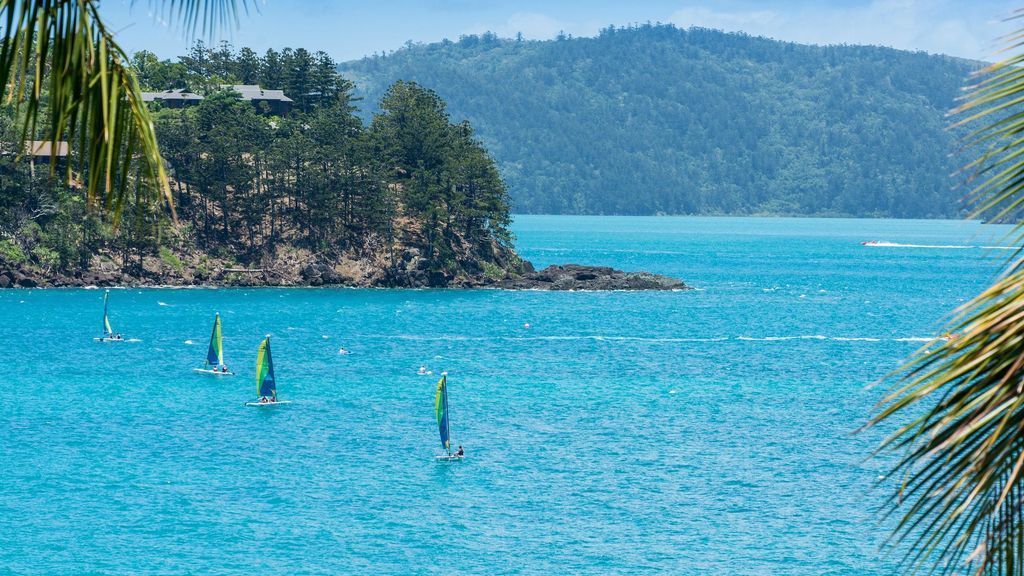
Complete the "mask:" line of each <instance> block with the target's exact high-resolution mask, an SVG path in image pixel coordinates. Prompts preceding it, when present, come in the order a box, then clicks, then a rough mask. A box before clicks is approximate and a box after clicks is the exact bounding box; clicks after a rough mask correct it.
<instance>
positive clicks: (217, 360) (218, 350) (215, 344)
mask: <svg viewBox="0 0 1024 576" xmlns="http://www.w3.org/2000/svg"><path fill="white" fill-rule="evenodd" d="M206 364H207V365H209V366H223V365H224V336H223V335H222V334H221V328H220V314H217V317H216V318H215V319H214V321H213V334H210V348H209V349H207V351H206Z"/></svg>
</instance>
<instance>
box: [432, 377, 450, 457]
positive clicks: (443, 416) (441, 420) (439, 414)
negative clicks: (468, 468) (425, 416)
mask: <svg viewBox="0 0 1024 576" xmlns="http://www.w3.org/2000/svg"><path fill="white" fill-rule="evenodd" d="M434 416H435V417H436V418H437V430H438V432H439V433H440V434H441V446H442V447H443V448H444V449H445V450H447V451H448V453H449V454H451V453H452V445H451V430H450V429H449V426H448V377H447V376H441V380H439V381H438V383H437V396H435V397H434Z"/></svg>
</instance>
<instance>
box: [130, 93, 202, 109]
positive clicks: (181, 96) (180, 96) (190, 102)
mask: <svg viewBox="0 0 1024 576" xmlns="http://www.w3.org/2000/svg"><path fill="white" fill-rule="evenodd" d="M142 101H143V102H159V103H160V104H162V105H163V106H164V107H165V108H184V107H186V106H194V105H196V104H199V103H200V102H202V101H203V97H202V96H200V95H199V94H196V93H194V92H189V91H188V90H185V89H184V88H177V89H175V90H164V91H163V92H143V93H142Z"/></svg>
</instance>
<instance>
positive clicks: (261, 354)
mask: <svg viewBox="0 0 1024 576" xmlns="http://www.w3.org/2000/svg"><path fill="white" fill-rule="evenodd" d="M285 404H291V401H290V400H278V399H277V379H276V378H274V359H273V358H271V356H270V336H267V337H266V338H264V339H263V342H260V347H259V348H258V349H257V350H256V400H254V401H252V402H246V403H245V405H246V406H252V407H254V408H263V407H270V406H282V405H285Z"/></svg>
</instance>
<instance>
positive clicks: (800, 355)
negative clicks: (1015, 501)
mask: <svg viewBox="0 0 1024 576" xmlns="http://www.w3.org/2000/svg"><path fill="white" fill-rule="evenodd" d="M515 229H516V232H517V234H518V238H519V240H518V245H519V248H520V250H521V252H522V253H523V255H524V256H526V257H527V258H529V259H531V260H533V261H534V263H535V264H537V265H539V266H543V265H547V264H550V263H563V262H581V263H588V264H607V265H612V266H616V267H620V268H625V269H644V270H649V271H653V272H659V273H663V274H670V275H674V276H679V277H681V278H683V279H685V280H687V281H688V282H689V283H691V284H692V285H694V286H696V287H698V288H699V290H697V291H689V292H670V293H544V292H500V291H431V290H422V291H387V290H333V289H309V290H303V289H295V290H277V289H264V290H242V289H240V290H114V291H112V292H111V321H112V322H113V324H114V328H115V330H118V331H121V332H123V333H124V334H125V335H126V337H128V338H134V339H137V340H139V341H138V342H128V343H123V344H98V343H94V342H92V341H91V338H92V337H93V336H95V335H96V333H97V332H98V330H99V328H100V313H101V309H102V295H103V293H102V291H99V290H31V291H28V290H8V291H0V322H2V324H3V325H4V326H6V327H7V330H4V331H3V332H0V346H2V347H3V350H4V351H5V354H4V358H5V359H6V361H7V370H6V378H5V385H4V386H3V388H2V389H0V431H2V432H3V441H2V442H0V485H2V486H3V489H2V490H0V534H2V536H0V573H14V574H21V573H25V574H58V573H96V574H147V573H175V574H180V573H196V574H216V573H225V574H230V573H247V574H254V573H256V574H321V573H386V574H410V573H425V574H431V573H434V574H452V573H467V574H496V573H525V574H538V573H549V574H565V573H593V574H610V573H623V574H626V573H628V574H657V573H674V574H722V575H733V574H764V575H769V574H797V575H803V574H806V575H820V574H849V575H870V574H891V573H892V571H893V566H894V559H893V558H891V557H890V556H886V555H884V554H882V553H880V552H879V545H880V543H881V542H882V539H883V538H884V536H885V530H886V529H885V527H884V526H879V524H878V521H877V518H876V514H875V507H876V506H877V503H878V502H879V500H880V499H881V498H882V496H884V494H883V493H881V492H879V491H875V490H871V484H872V482H873V481H874V479H875V478H876V476H877V475H878V473H879V470H880V469H881V468H882V464H881V463H880V462H878V461H873V460H865V457H866V456H867V455H868V453H869V452H870V451H871V449H872V448H873V447H874V446H875V445H876V444H877V442H878V440H879V435H878V433H877V432H870V433H867V434H861V435H852V434H851V433H852V432H853V431H854V430H855V429H856V428H857V427H858V426H860V425H861V424H862V423H863V422H864V420H865V418H866V416H867V415H868V414H869V413H870V411H871V409H872V406H873V405H874V403H875V402H876V401H877V399H878V395H879V392H878V390H876V389H872V390H867V389H865V386H866V385H867V384H869V383H871V382H873V381H875V380H877V379H878V378H879V377H881V376H882V375H884V374H885V373H887V372H888V371H890V370H891V369H893V368H894V367H895V366H896V365H897V363H898V361H899V360H900V359H901V358H903V357H904V356H906V355H907V354H909V353H911V352H912V351H913V350H915V349H916V348H917V347H918V346H920V345H921V344H922V342H921V340H923V339H926V338H928V337H931V336H933V335H935V334H936V333H937V332H938V330H939V325H938V321H939V320H940V319H941V318H942V317H943V315H944V314H945V313H946V312H947V311H949V310H950V309H952V308H953V307H955V306H957V305H958V304H960V303H962V302H963V301H964V300H965V299H966V298H969V297H970V296H971V295H973V294H974V293H975V292H977V291H978V290H979V289H980V288H981V287H983V286H984V285H985V283H986V282H988V281H989V280H991V279H992V277H993V275H994V274H995V273H996V272H997V270H998V265H999V262H1000V261H1001V260H1000V259H1001V258H1005V257H1006V256H1007V252H1006V251H1000V250H989V249H984V248H978V247H973V246H980V245H990V244H998V243H999V242H998V240H999V235H1000V234H1002V233H1003V232H1004V231H1005V230H1004V229H999V228H996V227H989V226H980V225H978V224H976V223H969V222H936V221H881V220H874V221H869V220H794V219H755V218H750V219H743V218H603V217H594V218H580V217H521V218H519V219H517V221H516V225H515ZM862 240H886V241H891V242H896V243H901V244H914V245H920V246H950V245H953V246H972V247H967V248H949V247H932V248H927V247H917V248H915V247H906V246H899V247H877V248H871V247H863V246H861V245H860V244H859V242H860V241H862ZM215 311H219V312H220V313H221V315H222V317H223V320H224V334H225V348H226V356H227V361H228V363H229V364H231V365H232V366H233V368H234V369H236V370H237V371H238V372H239V373H240V374H239V376H238V377H236V378H233V379H232V378H226V379H215V378H212V377H203V376H200V375H194V374H192V373H191V369H192V368H193V367H196V366H199V365H200V364H201V363H202V360H203V357H204V355H205V352H206V342H207V338H208V337H209V329H210V324H211V322H212V319H213V313H214V312H215ZM527 323H528V324H529V325H530V327H529V328H526V327H524V325H525V324H527ZM266 333H269V334H271V335H272V342H273V347H274V359H275V363H276V369H277V377H278V382H279V393H280V396H281V398H282V399H290V400H294V402H295V403H294V404H293V405H291V406H287V407H278V408H274V409H269V410H267V409H252V408H246V407H244V406H243V403H244V402H245V401H247V400H250V399H252V398H253V396H254V394H255V385H254V383H253V381H252V378H251V376H252V373H253V368H254V367H253V365H252V364H253V362H254V356H255V349H256V346H257V345H258V343H259V341H260V339H261V337H262V336H263V335H264V334H266ZM342 346H344V347H345V348H347V349H349V350H351V351H352V354H350V355H347V356H346V355H339V354H338V353H337V352H338V349H339V347H342ZM420 365H426V366H427V368H428V369H430V370H432V371H434V373H435V375H434V376H429V377H428V376H419V375H417V374H416V372H417V368H418V367H419V366H420ZM441 370H447V371H448V372H449V385H450V400H451V411H452V421H453V436H454V439H455V441H456V442H457V443H461V444H464V445H465V446H466V449H467V453H468V458H467V459H466V460H465V461H464V462H461V463H456V464H439V463H436V462H435V461H434V455H435V454H437V453H439V450H440V449H439V446H438V441H437V434H436V430H435V426H434V422H433V413H432V409H433V394H434V386H435V383H436V380H437V377H436V375H437V374H438V373H439V372H440V371H441Z"/></svg>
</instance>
